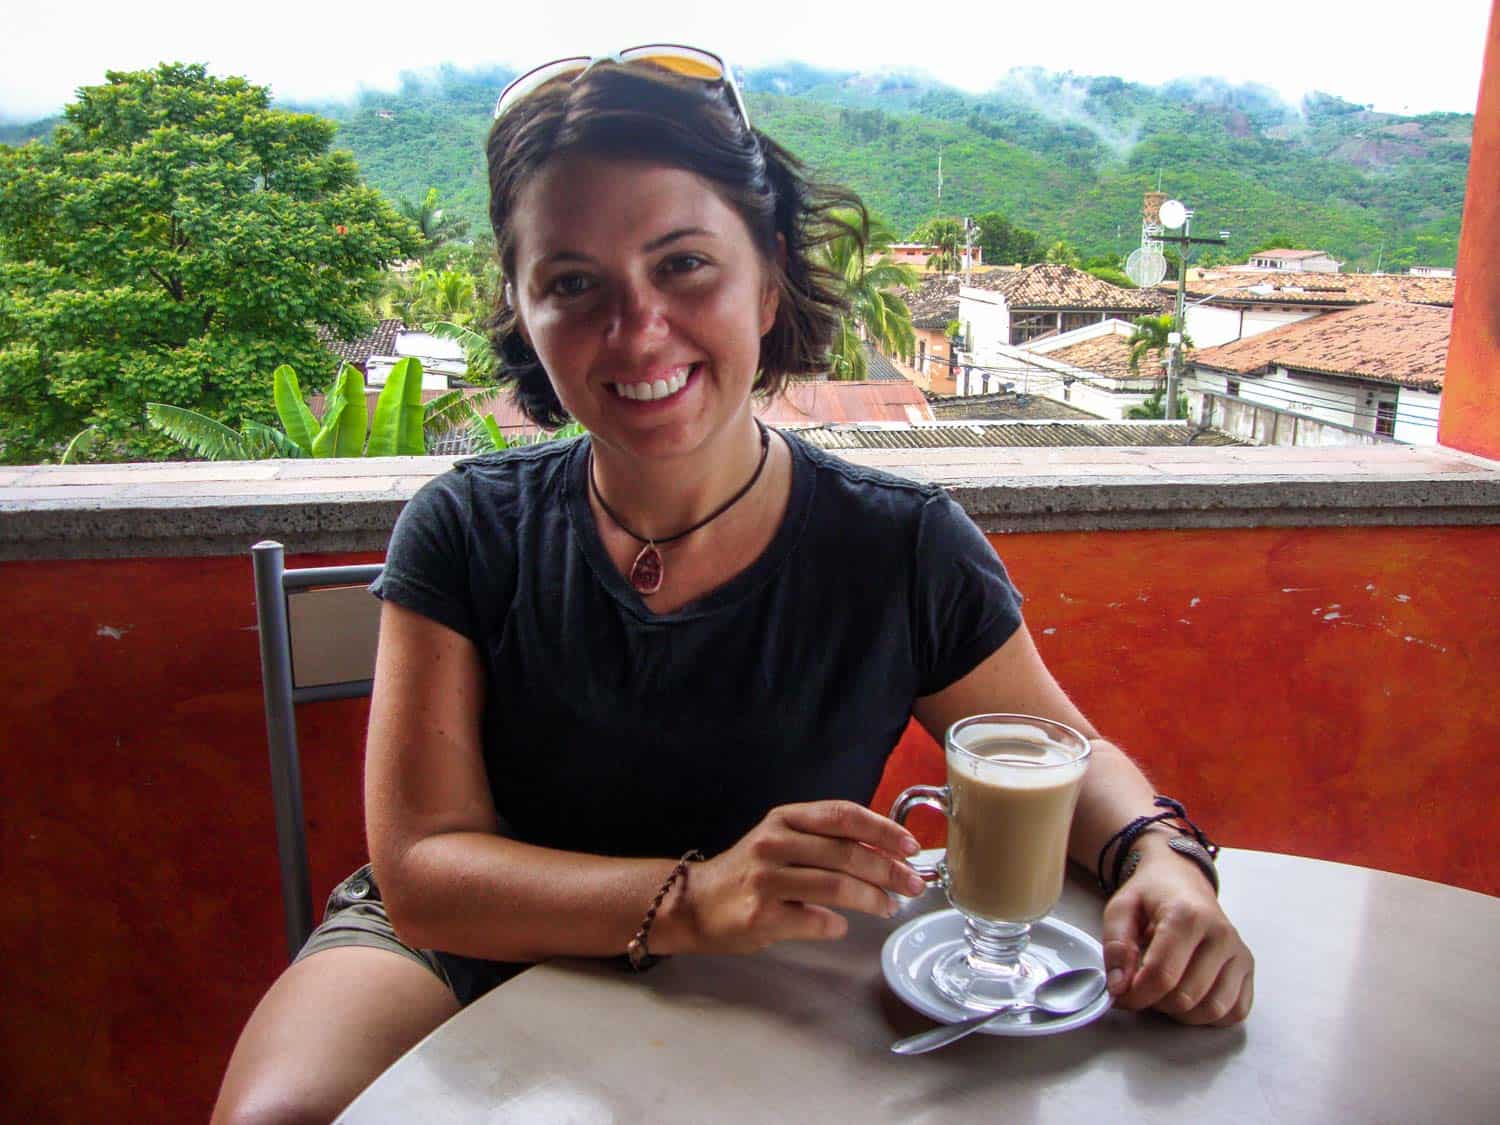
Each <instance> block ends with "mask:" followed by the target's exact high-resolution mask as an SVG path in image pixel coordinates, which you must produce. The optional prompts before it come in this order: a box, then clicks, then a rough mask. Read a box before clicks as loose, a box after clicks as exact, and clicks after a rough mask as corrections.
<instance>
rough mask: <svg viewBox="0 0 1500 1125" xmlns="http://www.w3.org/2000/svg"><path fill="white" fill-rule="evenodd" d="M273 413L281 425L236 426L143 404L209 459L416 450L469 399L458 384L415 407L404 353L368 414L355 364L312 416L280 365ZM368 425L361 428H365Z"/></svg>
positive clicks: (414, 366)
mask: <svg viewBox="0 0 1500 1125" xmlns="http://www.w3.org/2000/svg"><path fill="white" fill-rule="evenodd" d="M272 381H273V383H274V385H275V395H276V413H277V415H278V417H279V418H280V420H281V425H282V429H280V430H277V429H273V428H272V427H270V426H267V425H264V424H263V423H260V422H255V421H247V422H245V423H244V424H243V426H241V428H240V430H239V432H235V431H234V430H232V429H230V428H229V427H228V426H226V425H224V424H223V423H222V422H220V421H218V420H217V419H214V418H210V417H209V416H208V415H206V414H201V413H199V412H198V411H195V410H189V409H187V408H185V407H181V406H170V405H167V404H165V403H160V402H148V403H147V404H146V421H147V423H148V424H149V425H150V426H151V428H152V429H153V430H156V431H159V432H160V433H162V434H165V435H166V436H167V437H168V438H170V439H171V440H172V441H175V442H176V443H177V444H179V445H181V446H183V447H184V448H186V449H187V450H189V451H190V452H192V453H194V454H196V455H197V456H199V457H203V458H206V459H207V460H210V461H255V460H260V459H263V458H267V457H398V456H420V455H422V454H424V453H426V452H427V442H428V441H430V440H432V439H435V438H438V437H442V436H443V435H445V434H447V433H449V432H450V431H452V430H453V429H455V428H456V427H457V426H458V425H460V424H462V423H466V422H467V421H468V420H469V419H471V418H473V417H474V416H475V408H474V402H476V401H483V397H482V396H476V398H475V399H472V400H470V399H465V398H464V397H463V392H462V391H459V390H453V391H448V392H447V393H446V394H442V395H439V396H438V397H437V398H435V399H433V400H432V401H431V402H430V403H428V404H427V405H426V406H423V405H422V364H421V361H419V360H416V359H413V358H410V357H408V358H406V359H403V360H401V361H400V362H399V363H397V364H396V366H395V367H394V368H392V369H391V372H390V374H389V375H388V376H387V377H386V382H385V386H384V387H383V388H381V391H380V396H379V398H377V399H376V401H375V416H374V418H373V419H370V418H369V415H368V409H369V408H368V406H367V405H366V402H365V380H364V376H363V375H361V374H360V373H359V369H358V368H355V367H352V366H350V365H349V364H347V363H346V364H344V366H343V369H342V370H341V371H340V372H339V377H338V379H337V380H336V381H335V383H334V385H333V389H332V390H331V391H330V392H329V393H328V395H327V396H326V398H325V400H324V403H323V416H322V418H318V417H316V416H315V415H314V414H313V412H312V410H311V408H309V407H308V405H307V403H306V401H305V400H304V399H303V397H302V388H301V386H300V385H299V383H298V382H297V373H296V372H295V371H294V370H292V368H290V367H288V366H286V365H282V366H281V367H278V368H277V369H276V371H275V373H274V375H273V376H272ZM367 423H368V429H367Z"/></svg>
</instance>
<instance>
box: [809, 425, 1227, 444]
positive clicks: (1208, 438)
mask: <svg viewBox="0 0 1500 1125" xmlns="http://www.w3.org/2000/svg"><path fill="white" fill-rule="evenodd" d="M796 433H797V436H798V437H800V438H802V439H804V440H805V441H807V442H808V443H809V444H811V445H816V446H818V447H819V448H820V449H830V450H839V449H963V448H981V447H987V446H1012V447H1014V446H1036V447H1047V446H1051V447H1056V446H1079V445H1110V446H1122V445H1123V446H1146V445H1245V444H1247V443H1246V442H1242V441H1240V440H1238V439H1237V438H1233V437H1231V436H1230V435H1229V434H1226V433H1223V432H1221V431H1219V430H1212V429H1204V428H1202V427H1199V426H1194V425H1191V424H1189V423H1187V422H970V423H966V424H963V425H941V424H939V425H932V426H893V425H881V426H857V425H856V426H806V427H803V428H800V429H798V430H797V431H796Z"/></svg>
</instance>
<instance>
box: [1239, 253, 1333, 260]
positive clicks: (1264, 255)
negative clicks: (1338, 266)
mask: <svg viewBox="0 0 1500 1125" xmlns="http://www.w3.org/2000/svg"><path fill="white" fill-rule="evenodd" d="M1250 256H1251V257H1252V258H1285V259H1287V260H1288V261H1295V262H1300V261H1301V260H1302V259H1303V258H1328V257H1331V256H1332V255H1330V254H1329V253H1328V251H1326V250H1257V251H1256V252H1255V253H1254V254H1251V255H1250Z"/></svg>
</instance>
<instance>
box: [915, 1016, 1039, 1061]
mask: <svg viewBox="0 0 1500 1125" xmlns="http://www.w3.org/2000/svg"><path fill="white" fill-rule="evenodd" d="M1035 1007H1036V1005H1035V1004H1011V1005H1009V1006H1008V1007H1004V1008H996V1009H995V1010H994V1011H993V1012H986V1013H984V1015H982V1016H974V1017H973V1018H971V1019H966V1020H962V1021H960V1022H959V1023H948V1024H944V1025H943V1026H942V1027H934V1028H929V1029H928V1030H927V1031H919V1032H918V1033H917V1034H915V1035H908V1036H907V1037H906V1038H905V1039H898V1040H896V1042H894V1043H892V1044H891V1050H892V1051H894V1052H895V1053H896V1054H898V1055H922V1054H926V1053H927V1052H928V1051H936V1050H937V1049H938V1048H939V1047H946V1046H947V1045H948V1044H949V1043H952V1042H954V1041H956V1040H959V1039H962V1038H963V1037H964V1036H966V1035H973V1034H974V1032H976V1031H978V1030H979V1029H980V1028H981V1027H983V1026H984V1025H985V1024H987V1023H989V1022H990V1021H991V1020H993V1019H999V1018H1000V1017H1002V1016H1011V1015H1016V1014H1019V1013H1021V1012H1029V1011H1031V1010H1032V1009H1033V1008H1035Z"/></svg>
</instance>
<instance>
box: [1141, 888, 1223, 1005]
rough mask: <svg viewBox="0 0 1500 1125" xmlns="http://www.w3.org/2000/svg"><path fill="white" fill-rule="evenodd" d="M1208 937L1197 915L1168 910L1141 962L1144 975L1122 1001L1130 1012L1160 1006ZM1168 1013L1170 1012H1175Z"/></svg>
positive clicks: (1160, 917)
mask: <svg viewBox="0 0 1500 1125" xmlns="http://www.w3.org/2000/svg"><path fill="white" fill-rule="evenodd" d="M1203 937H1204V931H1203V924H1202V921H1201V920H1200V919H1199V918H1198V916H1197V914H1196V912H1195V911H1193V910H1190V909H1187V908H1183V907H1176V906H1169V907H1167V908H1166V909H1164V910H1163V911H1162V912H1161V913H1160V914H1159V915H1158V916H1157V918H1156V926H1155V929H1154V931H1153V932H1152V934H1151V937H1150V945H1148V946H1147V947H1146V953H1145V956H1144V957H1142V958H1141V967H1140V971H1139V972H1137V973H1136V974H1135V979H1134V980H1133V981H1132V982H1131V985H1130V991H1128V992H1127V993H1126V994H1125V996H1124V997H1123V998H1122V1001H1121V1004H1122V1006H1123V1007H1127V1008H1151V1007H1156V1006H1158V1005H1160V1003H1161V1001H1162V1000H1163V999H1164V998H1165V997H1166V996H1167V994H1168V993H1169V992H1171V991H1172V990H1173V989H1175V988H1176V987H1177V986H1178V984H1179V982H1181V980H1182V978H1183V976H1184V974H1185V973H1186V972H1187V968H1188V966H1189V965H1190V964H1191V963H1192V960H1193V957H1194V955H1195V954H1196V953H1197V951H1198V946H1199V945H1200V944H1201V943H1202V941H1203ZM1164 1010H1166V1011H1168V1012H1170V1011H1171V1008H1165V1009H1164Z"/></svg>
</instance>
